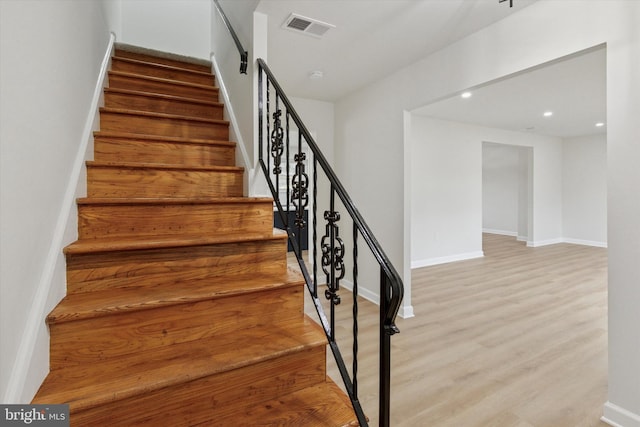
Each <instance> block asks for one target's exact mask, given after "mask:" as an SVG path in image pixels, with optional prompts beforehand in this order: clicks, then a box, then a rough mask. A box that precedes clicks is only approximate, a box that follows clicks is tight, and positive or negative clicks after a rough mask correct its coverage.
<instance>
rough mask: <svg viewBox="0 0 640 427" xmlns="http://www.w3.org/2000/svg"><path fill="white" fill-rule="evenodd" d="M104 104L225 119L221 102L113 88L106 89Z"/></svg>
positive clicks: (186, 115) (185, 115) (152, 111)
mask: <svg viewBox="0 0 640 427" xmlns="http://www.w3.org/2000/svg"><path fill="white" fill-rule="evenodd" d="M104 106H105V107H106V108H113V109H129V110H135V111H145V112H151V113H163V114H174V115H180V116H184V117H198V118H201V119H217V120H222V119H223V117H222V116H223V110H224V107H223V104H221V103H219V102H213V101H203V100H200V99H190V98H183V97H179V96H175V95H163V94H157V93H149V92H139V91H134V90H128V89H113V88H106V89H105V90H104Z"/></svg>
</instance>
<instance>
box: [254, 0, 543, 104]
mask: <svg viewBox="0 0 640 427" xmlns="http://www.w3.org/2000/svg"><path fill="white" fill-rule="evenodd" d="M513 1H514V7H513V8H510V7H509V3H508V2H505V3H498V0H262V1H261V2H260V3H259V4H258V7H257V9H256V10H257V11H259V12H262V13H264V14H266V15H268V22H269V24H268V25H269V27H268V34H269V40H268V46H267V48H268V63H269V67H270V68H271V69H272V70H273V71H274V73H275V74H276V76H277V77H278V80H279V81H280V83H281V84H282V85H283V87H284V88H285V89H286V91H287V93H288V94H289V95H290V96H298V97H302V98H310V99H317V100H325V101H335V100H337V99H339V98H340V97H342V96H344V95H346V94H348V93H350V92H353V91H355V90H357V89H358V88H360V87H363V86H366V85H368V84H370V83H373V82H375V81H376V80H378V79H380V78H382V77H384V76H387V75H389V74H391V73H393V72H395V71H396V70H398V69H400V68H403V67H406V66H408V65H410V64H412V63H414V62H416V61H418V60H420V59H422V58H424V57H426V56H428V55H429V54H431V53H433V52H435V51H437V50H439V49H441V48H443V47H445V46H447V45H449V44H451V43H453V42H455V41H457V40H460V39H462V38H464V37H465V36H467V35H469V34H471V33H473V32H475V31H478V30H479V29H481V28H484V27H486V26H489V25H491V24H492V23H494V22H496V21H499V20H500V19H502V18H504V17H506V16H508V15H509V14H511V13H516V12H517V11H519V10H522V9H523V8H525V7H526V6H528V5H530V4H532V3H534V2H535V1H537V0H513ZM291 13H297V14H299V15H303V16H306V17H308V18H312V19H317V20H319V21H323V22H327V23H329V24H333V25H335V26H336V27H335V28H333V29H331V30H329V31H328V32H327V33H326V34H325V35H324V36H323V37H322V38H314V37H311V36H308V35H305V34H299V33H295V32H293V31H290V30H286V29H283V28H281V26H282V24H283V23H284V22H285V21H286V19H287V17H289V15H290V14H291ZM292 58H293V59H292ZM313 71H322V72H323V73H324V78H322V79H320V80H312V79H309V75H310V73H311V72H313Z"/></svg>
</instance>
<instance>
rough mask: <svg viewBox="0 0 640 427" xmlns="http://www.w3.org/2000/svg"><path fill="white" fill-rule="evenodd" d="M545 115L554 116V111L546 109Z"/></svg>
mask: <svg viewBox="0 0 640 427" xmlns="http://www.w3.org/2000/svg"><path fill="white" fill-rule="evenodd" d="M543 116H545V117H551V116H553V111H545V112H544V114H543Z"/></svg>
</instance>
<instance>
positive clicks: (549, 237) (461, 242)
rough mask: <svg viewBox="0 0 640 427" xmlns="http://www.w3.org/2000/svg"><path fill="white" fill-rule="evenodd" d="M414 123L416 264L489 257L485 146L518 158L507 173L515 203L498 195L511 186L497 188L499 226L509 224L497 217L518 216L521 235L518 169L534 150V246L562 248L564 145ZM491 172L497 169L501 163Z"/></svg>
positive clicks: (512, 222)
mask: <svg viewBox="0 0 640 427" xmlns="http://www.w3.org/2000/svg"><path fill="white" fill-rule="evenodd" d="M412 123H413V131H412V135H411V137H412V141H413V144H412V146H411V152H412V164H411V165H410V169H411V171H412V174H411V182H412V191H411V213H412V216H411V222H412V234H411V263H412V265H413V266H414V267H419V266H426V265H433V264H438V263H442V262H449V261H458V260H463V259H469V258H475V257H479V256H482V229H483V150H482V146H483V143H485V146H486V147H487V148H486V149H485V150H484V151H489V152H491V151H492V150H493V151H494V153H493V154H496V152H499V153H500V154H504V152H505V151H506V152H507V153H510V154H509V155H508V158H507V160H508V162H507V163H508V164H509V165H510V168H511V170H510V171H508V172H506V173H507V174H508V175H509V177H510V179H514V180H515V181H512V182H511V183H508V184H511V187H510V188H509V189H508V191H509V192H510V193H509V195H507V196H504V195H502V194H500V195H498V194H495V193H497V192H501V191H503V190H504V186H505V183H504V182H500V183H498V182H493V183H492V184H491V185H490V187H489V189H488V190H489V191H488V192H489V193H490V194H489V196H490V198H492V200H491V201H492V202H495V203H498V204H500V206H499V207H497V208H495V209H493V210H494V211H496V212H491V214H492V218H491V220H493V221H504V219H503V218H502V217H501V216H502V213H501V212H497V211H500V210H502V209H506V208H507V207H508V208H509V209H510V211H511V213H510V218H509V219H508V221H509V225H508V226H509V227H511V228H512V230H511V231H513V232H517V231H518V220H519V215H520V210H519V207H520V205H519V202H518V197H519V192H520V185H519V180H518V179H517V175H518V174H523V173H524V172H523V171H522V170H521V169H522V167H520V166H519V165H518V162H519V161H520V154H519V153H520V150H522V149H523V147H531V148H532V149H533V172H532V176H531V179H532V180H533V181H532V188H533V194H532V196H531V207H532V208H533V211H532V214H531V218H530V220H531V223H532V231H533V233H532V234H531V235H530V236H529V240H528V242H527V243H528V244H529V245H530V246H540V245H544V244H549V243H554V242H558V241H562V140H561V139H560V138H553V137H547V136H542V135H535V134H531V133H523V132H512V131H506V130H503V129H495V128H489V127H483V126H476V125H470V124H465V123H459V122H452V121H445V120H437V119H433V118H428V117H421V116H414V117H413V118H412ZM486 143H489V144H486ZM496 146H497V148H493V147H496ZM509 150H511V151H509ZM486 157H489V156H486ZM486 157H485V158H486ZM490 165H493V166H497V159H496V158H495V156H494V158H493V159H492V160H491V162H490ZM501 166H504V163H503V164H502V165H501ZM491 173H492V174H493V178H496V179H497V178H500V179H503V178H505V176H504V174H505V172H502V171H495V170H494V171H492V172H491ZM498 185H499V186H500V187H499V188H498ZM494 224H498V225H494V226H495V227H507V225H502V224H505V223H504V222H501V223H498V222H494Z"/></svg>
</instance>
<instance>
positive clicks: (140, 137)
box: [93, 131, 236, 147]
mask: <svg viewBox="0 0 640 427" xmlns="http://www.w3.org/2000/svg"><path fill="white" fill-rule="evenodd" d="M93 136H94V137H97V138H99V137H102V138H127V139H135V140H149V141H161V142H179V143H189V144H202V145H224V146H229V147H235V146H236V143H235V142H232V141H222V140H218V139H198V138H182V137H179V136H163V135H145V134H141V133H129V132H117V131H96V132H94V133H93Z"/></svg>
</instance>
